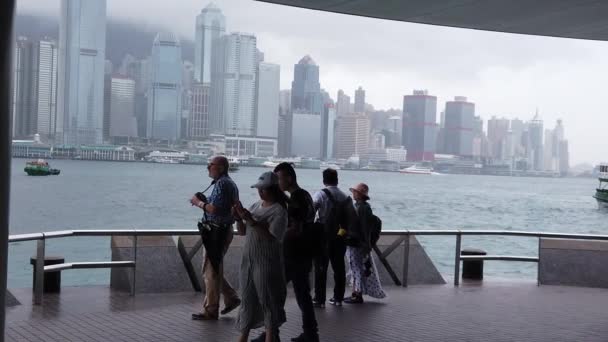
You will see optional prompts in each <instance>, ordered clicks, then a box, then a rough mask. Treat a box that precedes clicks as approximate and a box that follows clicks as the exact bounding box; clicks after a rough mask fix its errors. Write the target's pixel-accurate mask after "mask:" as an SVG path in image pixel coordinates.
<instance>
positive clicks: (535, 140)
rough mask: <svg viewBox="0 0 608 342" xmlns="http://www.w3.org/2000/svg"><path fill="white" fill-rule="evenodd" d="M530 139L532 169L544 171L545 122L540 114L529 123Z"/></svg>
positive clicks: (529, 158)
mask: <svg viewBox="0 0 608 342" xmlns="http://www.w3.org/2000/svg"><path fill="white" fill-rule="evenodd" d="M528 139H529V142H530V145H529V149H528V160H529V161H530V163H531V165H532V169H533V170H536V171H542V170H543V166H544V159H543V120H541V119H540V117H539V116H538V113H536V115H535V116H534V118H533V119H532V120H531V121H530V122H529V123H528Z"/></svg>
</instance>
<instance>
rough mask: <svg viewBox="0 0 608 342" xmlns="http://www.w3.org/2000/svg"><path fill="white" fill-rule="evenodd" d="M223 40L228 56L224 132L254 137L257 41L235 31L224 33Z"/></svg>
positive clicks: (225, 80) (225, 81)
mask: <svg viewBox="0 0 608 342" xmlns="http://www.w3.org/2000/svg"><path fill="white" fill-rule="evenodd" d="M222 41H223V48H224V56H225V65H224V79H223V81H222V83H223V86H224V94H223V97H224V104H223V113H224V114H223V118H224V124H223V127H224V129H223V132H224V134H228V135H238V136H254V135H255V130H256V126H255V112H256V107H255V103H256V102H255V98H256V87H255V85H256V70H257V64H258V63H257V48H256V44H257V40H256V38H255V36H253V35H250V34H242V33H232V34H230V35H227V36H224V38H223V39H222ZM212 87H213V84H212Z"/></svg>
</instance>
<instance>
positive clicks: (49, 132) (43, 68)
mask: <svg viewBox="0 0 608 342" xmlns="http://www.w3.org/2000/svg"><path fill="white" fill-rule="evenodd" d="M36 52H37V58H36V60H37V62H38V75H37V77H38V79H37V82H36V83H37V91H36V96H37V114H36V116H37V119H36V126H37V127H36V133H38V134H40V136H41V138H42V139H44V140H54V139H55V125H56V119H57V77H58V74H57V60H58V56H59V50H58V48H57V43H55V41H53V40H50V39H44V40H41V41H40V42H38V45H37V50H36Z"/></svg>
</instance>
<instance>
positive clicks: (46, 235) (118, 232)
mask: <svg viewBox="0 0 608 342" xmlns="http://www.w3.org/2000/svg"><path fill="white" fill-rule="evenodd" d="M199 234H200V232H199V231H198V230H197V229H90V230H85V229H80V230H59V231H50V232H42V233H28V234H14V235H9V243H11V242H22V241H36V240H43V239H56V238H62V237H77V236H96V237H103V236H167V235H197V236H198V235H199ZM381 235H382V236H407V235H421V236H424V235H448V236H449V235H502V236H522V237H536V238H556V239H576V240H602V241H608V235H599V234H578V233H557V232H529V231H521V230H475V229H468V230H454V229H446V230H440V229H412V230H389V231H383V232H382V233H381Z"/></svg>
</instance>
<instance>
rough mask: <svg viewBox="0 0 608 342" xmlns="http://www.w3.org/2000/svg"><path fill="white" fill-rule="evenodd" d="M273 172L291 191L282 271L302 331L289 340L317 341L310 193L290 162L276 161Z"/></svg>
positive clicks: (286, 188)
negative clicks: (289, 284)
mask: <svg viewBox="0 0 608 342" xmlns="http://www.w3.org/2000/svg"><path fill="white" fill-rule="evenodd" d="M274 172H275V173H276V174H277V176H278V177H279V186H280V187H281V190H283V191H287V192H289V194H290V198H289V203H288V206H287V212H288V215H289V222H288V226H287V232H286V233H285V238H284V240H283V246H284V252H285V253H284V256H285V275H286V279H287V281H288V282H289V281H291V282H292V283H293V290H294V292H295V295H296V301H297V302H298V306H299V307H300V310H301V311H302V328H303V330H304V332H303V333H302V334H301V335H300V336H298V337H296V338H294V339H292V341H298V342H305V341H312V342H316V341H319V335H318V328H317V320H316V318H315V311H314V308H313V304H312V297H311V296H310V283H309V279H310V271H311V268H312V251H313V247H312V244H313V243H314V242H313V239H314V238H315V236H313V233H314V230H313V224H314V220H315V210H314V206H313V202H312V198H311V197H310V194H309V193H308V192H307V191H306V190H304V189H302V188H300V187H299V186H298V182H297V178H296V172H295V170H294V169H293V167H292V166H291V165H290V164H289V163H281V164H279V165H277V167H276V168H275V169H274Z"/></svg>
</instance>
